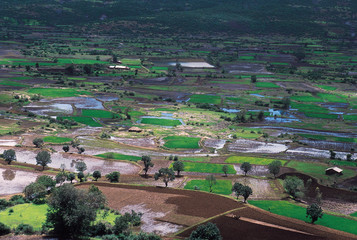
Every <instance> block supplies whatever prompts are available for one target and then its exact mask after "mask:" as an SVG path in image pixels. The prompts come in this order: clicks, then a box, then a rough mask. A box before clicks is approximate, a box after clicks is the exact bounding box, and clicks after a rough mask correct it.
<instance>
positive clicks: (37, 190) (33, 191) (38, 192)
mask: <svg viewBox="0 0 357 240" xmlns="http://www.w3.org/2000/svg"><path fill="white" fill-rule="evenodd" d="M24 194H25V197H26V199H28V200H30V201H32V200H34V199H36V198H43V197H45V196H46V187H45V186H44V185H42V184H40V183H37V182H34V183H30V184H29V185H27V186H26V187H25V189H24Z"/></svg>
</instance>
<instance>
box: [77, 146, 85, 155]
mask: <svg viewBox="0 0 357 240" xmlns="http://www.w3.org/2000/svg"><path fill="white" fill-rule="evenodd" d="M77 150H78V153H79V154H82V153H83V152H84V151H85V149H84V147H77Z"/></svg>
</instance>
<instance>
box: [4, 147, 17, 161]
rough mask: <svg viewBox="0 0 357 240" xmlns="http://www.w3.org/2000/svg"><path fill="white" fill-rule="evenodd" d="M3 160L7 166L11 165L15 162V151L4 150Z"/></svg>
mask: <svg viewBox="0 0 357 240" xmlns="http://www.w3.org/2000/svg"><path fill="white" fill-rule="evenodd" d="M3 158H4V160H5V162H7V163H8V164H11V162H12V161H16V153H15V150H13V149H9V150H5V151H4V153H3Z"/></svg>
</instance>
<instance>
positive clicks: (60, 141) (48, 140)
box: [43, 136, 73, 144]
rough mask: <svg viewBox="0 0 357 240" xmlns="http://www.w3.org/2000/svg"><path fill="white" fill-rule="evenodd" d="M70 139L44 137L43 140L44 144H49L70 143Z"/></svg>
mask: <svg viewBox="0 0 357 240" xmlns="http://www.w3.org/2000/svg"><path fill="white" fill-rule="evenodd" d="M72 140H73V139H72V138H67V137H56V136H46V137H44V138H43V141H44V142H49V143H58V144H61V143H67V142H70V141H72Z"/></svg>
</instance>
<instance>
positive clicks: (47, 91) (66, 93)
mask: <svg viewBox="0 0 357 240" xmlns="http://www.w3.org/2000/svg"><path fill="white" fill-rule="evenodd" d="M28 93H33V94H40V95H41V96H43V97H53V98H59V97H76V96H80V95H91V93H90V92H88V91H84V90H76V89H74V88H31V89H29V90H28Z"/></svg>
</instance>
